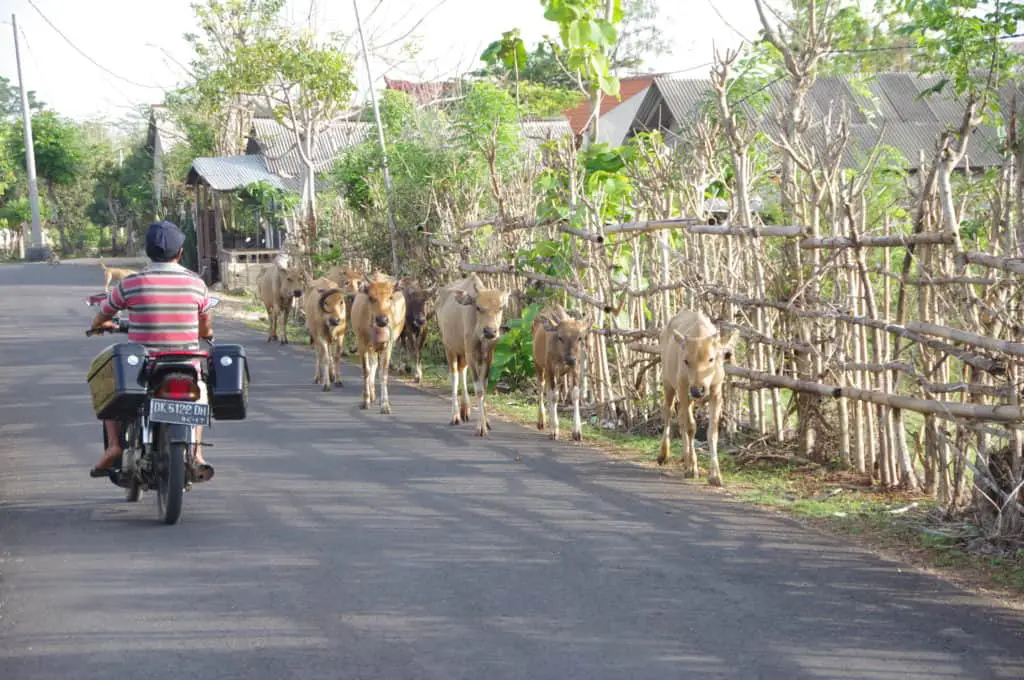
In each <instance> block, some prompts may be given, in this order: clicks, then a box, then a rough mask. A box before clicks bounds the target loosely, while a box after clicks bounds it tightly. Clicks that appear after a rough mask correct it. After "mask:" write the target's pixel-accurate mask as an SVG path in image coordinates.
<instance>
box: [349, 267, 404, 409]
mask: <svg viewBox="0 0 1024 680" xmlns="http://www.w3.org/2000/svg"><path fill="white" fill-rule="evenodd" d="M403 328H405V296H404V295H403V294H402V291H400V290H398V287H397V286H396V284H395V280H394V279H392V278H391V277H389V276H387V275H385V274H381V273H377V274H374V275H373V276H372V277H371V278H368V279H366V280H365V281H363V283H362V285H361V286H360V288H359V292H358V293H356V297H355V300H354V301H353V303H352V329H353V332H354V333H355V336H356V351H357V352H358V354H359V358H360V360H361V362H362V364H363V405H362V408H364V409H366V408H370V404H371V403H372V402H373V401H374V399H375V398H376V390H375V389H374V387H375V383H376V379H377V366H378V362H379V364H380V412H381V413H391V398H390V395H389V394H388V370H389V368H390V366H391V352H392V350H393V349H394V347H395V342H396V341H397V340H398V338H399V336H401V335H402V329H403Z"/></svg>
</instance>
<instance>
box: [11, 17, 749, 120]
mask: <svg viewBox="0 0 1024 680" xmlns="http://www.w3.org/2000/svg"><path fill="white" fill-rule="evenodd" d="M356 1H357V2H358V6H359V11H360V14H361V15H362V19H363V22H364V30H365V32H366V37H367V42H368V43H370V52H371V53H372V54H373V55H374V56H373V58H372V59H371V63H370V66H371V69H372V71H373V75H374V81H375V83H376V86H377V87H378V88H380V87H383V76H384V75H385V74H386V75H388V77H390V78H405V79H412V80H433V79H439V78H443V77H447V76H452V75H455V74H457V73H460V72H466V71H468V70H473V69H476V68H479V66H480V65H481V63H480V61H479V55H480V53H481V52H483V50H484V48H485V47H486V45H487V44H488V43H490V42H491V41H493V40H495V39H497V38H500V36H501V33H502V32H503V31H507V30H510V29H512V28H519V29H520V30H521V32H522V35H523V37H524V39H525V40H526V42H527V45H528V46H529V45H532V44H533V43H535V42H536V41H538V40H539V39H540V38H541V37H542V36H544V35H545V34H549V35H557V26H556V25H555V24H553V23H551V22H548V21H546V20H545V19H544V17H543V9H542V7H541V4H540V2H539V0H356ZM190 4H191V0H0V75H3V76H6V77H8V78H10V79H11V81H12V82H13V83H17V67H16V62H15V50H14V34H13V30H12V25H11V15H12V14H14V15H16V20H17V23H18V29H19V40H20V43H21V45H20V46H21V53H22V69H23V73H24V77H25V81H26V85H27V87H28V89H30V90H35V91H36V92H37V94H38V97H39V99H41V100H42V101H44V102H46V103H47V104H48V105H49V106H50V107H51V108H53V109H55V110H57V111H59V112H60V113H62V114H64V115H67V116H70V117H72V118H75V119H78V120H86V119H97V118H101V119H106V120H110V121H116V120H120V119H123V118H124V117H126V116H127V117H132V116H133V115H134V114H133V112H134V111H135V110H137V107H138V106H139V105H140V104H158V103H160V102H161V101H162V99H163V91H164V90H166V89H169V88H173V87H174V86H175V85H176V84H179V83H182V82H184V81H185V80H186V77H187V76H186V70H185V68H184V66H183V65H187V64H188V62H189V61H190V59H191V56H192V55H191V50H190V48H189V46H188V44H187V43H186V42H185V40H184V38H183V35H184V34H185V33H187V32H189V31H194V30H195V22H194V15H193V13H192V10H191V8H190ZM33 5H34V7H33ZM659 5H660V6H659V11H660V13H661V17H660V19H661V22H662V24H663V25H664V27H665V28H664V33H665V35H666V36H668V37H670V38H671V40H672V54H669V55H665V56H662V57H660V58H658V59H655V60H653V61H651V62H649V63H648V64H647V68H648V69H649V70H651V71H659V72H669V71H672V72H676V73H677V74H678V75H679V76H680V77H686V76H693V77H703V76H705V75H706V74H707V73H708V69H709V66H708V64H709V62H711V60H712V57H713V49H714V46H715V45H717V46H719V47H720V48H725V47H736V46H738V45H739V44H740V43H741V42H742V40H743V38H748V39H750V38H753V37H755V35H756V32H757V29H758V28H759V26H760V22H759V21H758V18H757V12H756V10H755V7H754V2H753V0H662V1H661V2H660V3H659ZM374 7H376V10H375V11H373V12H372V14H371V10H374ZM35 8H38V10H39V11H37V10H36V9H35ZM40 12H41V14H40ZM286 12H287V16H288V17H289V18H290V20H291V21H292V22H293V23H295V24H299V25H301V24H308V23H309V21H310V18H312V21H313V24H314V26H315V28H316V30H317V31H318V32H323V33H326V32H329V31H341V32H343V33H345V34H348V35H354V31H355V26H356V22H355V15H354V12H353V5H352V1H351V0H289V1H288V3H287V7H286ZM44 16H45V19H44ZM47 19H48V20H49V22H50V23H47V21H46V20H47ZM726 22H728V23H726ZM51 23H52V26H51V25H50V24H51ZM54 27H56V29H55V28H54ZM58 30H59V31H60V32H61V33H63V34H64V37H62V36H61V34H60V33H58ZM410 32H411V33H410ZM410 42H414V43H415V44H416V46H417V47H418V50H419V51H418V53H417V55H416V57H415V59H410V58H409V56H408V51H407V50H406V48H405V46H406V45H407V44H409V43H410ZM358 48H359V43H358V40H355V41H354V42H353V43H352V50H353V52H354V53H357V50H358ZM359 54H361V53H359ZM357 73H358V75H359V80H360V83H359V87H360V93H362V94H363V95H364V96H365V93H366V92H367V84H368V82H369V81H368V78H367V74H366V71H365V67H364V64H363V62H362V59H361V58H360V60H359V62H358V69H357Z"/></svg>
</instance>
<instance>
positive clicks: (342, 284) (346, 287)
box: [327, 266, 365, 357]
mask: <svg viewBox="0 0 1024 680" xmlns="http://www.w3.org/2000/svg"><path fill="white" fill-rule="evenodd" d="M327 278H328V279H330V280H331V281H334V282H336V283H337V284H338V287H339V288H341V290H342V291H344V293H345V323H346V324H347V326H348V327H349V328H352V303H353V302H354V301H355V297H356V293H358V292H359V287H360V286H361V285H362V284H363V279H364V278H365V274H364V273H363V272H361V271H359V270H358V269H353V268H351V267H342V266H335V267H332V268H331V270H330V271H329V272H327ZM354 332H355V331H353V333H354ZM346 354H348V347H346V346H345V343H344V338H342V343H341V344H340V345H338V356H339V357H343V356H345V355H346Z"/></svg>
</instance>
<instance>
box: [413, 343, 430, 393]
mask: <svg viewBox="0 0 1024 680" xmlns="http://www.w3.org/2000/svg"><path fill="white" fill-rule="evenodd" d="M426 342H427V331H426V330H423V331H422V332H421V334H420V336H419V337H418V338H416V340H415V341H414V343H413V347H414V348H415V351H414V352H413V358H414V360H415V362H416V375H415V376H414V378H413V380H414V382H416V384H417V385H418V384H420V383H422V382H423V345H425V344H426Z"/></svg>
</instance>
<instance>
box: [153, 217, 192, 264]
mask: <svg viewBox="0 0 1024 680" xmlns="http://www.w3.org/2000/svg"><path fill="white" fill-rule="evenodd" d="M183 245H185V233H184V232H183V231H182V230H181V229H179V228H178V225H176V224H174V223H173V222H168V221H167V220H161V221H160V222H154V223H153V224H151V225H149V230H148V231H146V256H147V257H148V258H149V259H151V260H153V261H154V262H170V261H171V260H173V259H174V258H175V257H176V256H177V254H178V251H179V250H181V247H182V246H183Z"/></svg>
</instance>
